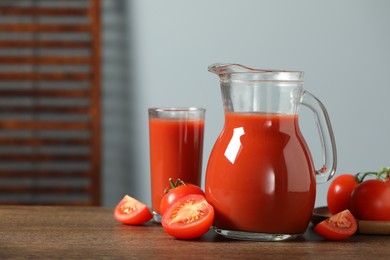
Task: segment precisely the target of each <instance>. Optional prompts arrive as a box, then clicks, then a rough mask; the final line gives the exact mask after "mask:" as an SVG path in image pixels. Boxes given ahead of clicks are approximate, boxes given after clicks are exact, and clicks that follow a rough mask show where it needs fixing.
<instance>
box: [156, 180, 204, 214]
mask: <svg viewBox="0 0 390 260" xmlns="http://www.w3.org/2000/svg"><path fill="white" fill-rule="evenodd" d="M190 194H199V195H203V196H204V191H203V190H202V189H201V188H200V187H199V186H196V185H194V184H183V185H180V186H177V187H175V188H173V189H171V190H170V191H169V192H168V193H167V194H165V195H164V196H163V197H162V199H161V202H160V215H161V216H163V215H164V213H165V211H166V210H167V209H168V208H169V207H171V206H172V205H173V204H174V203H175V202H176V201H177V200H178V199H180V198H181V197H184V196H186V195H190Z"/></svg>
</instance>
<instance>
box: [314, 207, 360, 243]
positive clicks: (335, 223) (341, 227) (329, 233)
mask: <svg viewBox="0 0 390 260" xmlns="http://www.w3.org/2000/svg"><path fill="white" fill-rule="evenodd" d="M357 227H358V224H357V222H356V219H355V217H354V216H353V215H352V213H351V212H350V211H349V210H348V209H346V210H343V211H341V212H339V213H337V214H336V215H332V216H331V217H329V218H327V219H326V220H324V221H322V222H320V223H318V224H317V225H316V226H315V227H314V231H315V232H316V233H317V234H318V235H320V236H322V237H324V238H326V239H329V240H342V239H346V238H348V237H350V236H352V235H353V234H355V232H356V231H357Z"/></svg>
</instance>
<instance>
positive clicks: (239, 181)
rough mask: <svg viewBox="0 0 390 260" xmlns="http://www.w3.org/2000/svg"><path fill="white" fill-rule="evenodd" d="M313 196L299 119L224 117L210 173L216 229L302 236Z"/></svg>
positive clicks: (237, 114)
mask: <svg viewBox="0 0 390 260" xmlns="http://www.w3.org/2000/svg"><path fill="white" fill-rule="evenodd" d="M315 194H316V181H315V170H314V168H313V163H312V159H311V155H310V154H309V152H308V149H307V147H306V143H305V141H304V139H303V138H302V136H301V133H300V131H299V128H298V116H297V115H294V114H293V115H287V114H277V113H260V112H250V113H241V112H232V113H229V112H227V113H226V114H225V126H224V129H223V131H222V133H221V134H220V136H219V138H218V139H217V141H216V143H215V145H214V148H213V150H212V152H211V155H210V159H209V163H208V166H207V173H206V198H207V201H208V202H209V203H211V204H212V205H213V206H214V209H215V223H214V227H215V229H216V230H218V229H220V230H235V231H243V232H255V233H256V232H257V233H270V234H278V233H279V234H303V233H304V232H305V230H306V228H307V226H308V224H309V221H310V218H311V215H312V210H313V207H314V203H315Z"/></svg>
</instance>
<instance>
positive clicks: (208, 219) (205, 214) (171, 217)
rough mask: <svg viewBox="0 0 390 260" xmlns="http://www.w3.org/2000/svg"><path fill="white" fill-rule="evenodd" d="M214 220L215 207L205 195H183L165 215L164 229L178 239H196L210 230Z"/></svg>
mask: <svg viewBox="0 0 390 260" xmlns="http://www.w3.org/2000/svg"><path fill="white" fill-rule="evenodd" d="M213 221H214V208H213V206H211V205H210V204H209V203H208V202H207V201H206V198H205V197H204V196H203V195H199V194H190V195H187V196H184V197H181V198H180V199H179V200H178V201H177V202H176V203H175V204H173V205H172V206H171V207H170V208H169V209H168V210H167V211H166V212H165V214H164V215H163V218H162V221H161V224H162V226H163V228H164V230H165V231H166V232H167V233H168V234H170V235H171V236H173V237H175V238H178V239H194V238H197V237H200V236H202V235H204V234H205V233H207V231H209V229H210V227H211V225H212V224H213Z"/></svg>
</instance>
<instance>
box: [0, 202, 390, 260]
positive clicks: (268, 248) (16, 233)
mask: <svg viewBox="0 0 390 260" xmlns="http://www.w3.org/2000/svg"><path fill="white" fill-rule="evenodd" d="M112 213H113V210H112V209H110V208H98V207H86V208H83V207H42V206H0V259H10V258H39V259H42V258H51V259H52V258H80V259H85V258H88V259H101V258H108V259H112V258H114V259H122V258H123V259H132V258H137V259H139V258H146V259H156V258H162V259H194V258H196V259H231V258H241V259H253V258H258V259H287V258H289V259H296V258H298V259H299V258H301V259H339V258H343V259H344V258H350V259H381V258H382V259H390V236H386V235H383V236H374V235H361V234H358V235H354V236H353V237H351V238H349V239H347V240H344V241H337V242H334V241H326V240H323V239H321V238H320V237H318V236H317V235H315V234H314V233H313V232H312V229H311V228H310V227H309V229H308V230H307V232H306V233H305V235H304V236H303V237H302V238H300V239H298V240H294V241H285V242H249V241H236V240H229V239H225V238H223V237H220V236H219V235H216V234H215V233H214V232H213V231H212V230H210V232H208V233H207V234H206V235H205V236H203V237H202V238H200V239H197V240H191V241H181V240H176V239H174V238H172V237H170V236H169V235H168V234H166V233H165V232H164V230H163V229H162V227H161V226H160V225H158V224H154V223H153V222H150V223H147V224H146V225H143V226H126V225H122V224H119V223H117V222H116V220H115V219H114V218H113V216H112Z"/></svg>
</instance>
